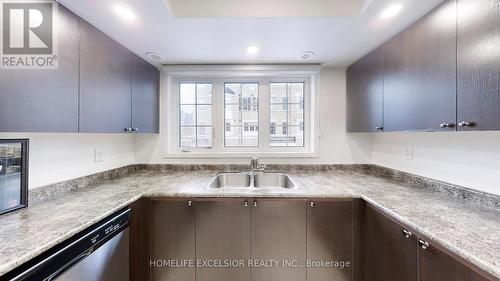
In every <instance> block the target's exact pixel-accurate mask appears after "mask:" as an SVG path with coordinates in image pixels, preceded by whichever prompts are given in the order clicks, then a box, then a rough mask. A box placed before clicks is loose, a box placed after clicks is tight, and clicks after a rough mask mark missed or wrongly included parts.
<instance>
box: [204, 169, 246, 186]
mask: <svg viewBox="0 0 500 281" xmlns="http://www.w3.org/2000/svg"><path fill="white" fill-rule="evenodd" d="M251 181H252V177H251V176H250V174H249V173H222V174H218V175H217V176H216V177H215V178H214V179H213V180H212V181H211V182H210V187H211V188H249V187H250V185H251Z"/></svg>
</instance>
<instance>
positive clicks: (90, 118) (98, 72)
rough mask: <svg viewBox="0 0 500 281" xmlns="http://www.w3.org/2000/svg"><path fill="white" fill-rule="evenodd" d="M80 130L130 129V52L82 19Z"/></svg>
mask: <svg viewBox="0 0 500 281" xmlns="http://www.w3.org/2000/svg"><path fill="white" fill-rule="evenodd" d="M80 31H81V41H80V42H81V43H80V132H83V133H120V132H124V131H127V129H128V128H131V120H132V103H131V101H132V95H131V59H132V57H131V55H130V52H129V51H128V50H127V49H126V48H125V47H123V46H122V45H120V44H118V43H117V42H116V41H114V40H112V39H111V38H109V37H108V36H106V35H105V34H104V33H102V32H101V31H99V30H97V29H96V28H94V27H93V26H91V25H90V24H88V23H87V22H85V21H83V20H81V21H80Z"/></svg>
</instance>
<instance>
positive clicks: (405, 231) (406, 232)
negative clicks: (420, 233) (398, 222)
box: [403, 229, 413, 239]
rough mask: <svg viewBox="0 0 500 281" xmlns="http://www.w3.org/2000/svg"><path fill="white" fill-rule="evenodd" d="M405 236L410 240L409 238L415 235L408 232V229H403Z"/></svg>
mask: <svg viewBox="0 0 500 281" xmlns="http://www.w3.org/2000/svg"><path fill="white" fill-rule="evenodd" d="M403 236H404V237H405V238H406V239H408V238H410V237H412V236H413V233H411V231H408V230H406V229H403Z"/></svg>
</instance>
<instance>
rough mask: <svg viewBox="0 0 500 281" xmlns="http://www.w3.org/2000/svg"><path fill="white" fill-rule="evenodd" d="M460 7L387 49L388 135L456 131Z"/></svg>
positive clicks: (426, 21) (442, 9)
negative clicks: (457, 49)
mask: <svg viewBox="0 0 500 281" xmlns="http://www.w3.org/2000/svg"><path fill="white" fill-rule="evenodd" d="M455 14H456V1H446V2H445V3H443V4H442V5H440V6H439V7H437V8H436V9H434V10H433V11H431V12H430V13H429V14H427V15H426V16H424V17H423V18H421V19H420V20H418V21H417V22H416V23H414V24H412V25H411V26H410V27H409V28H407V29H406V30H404V31H403V32H401V33H400V34H398V35H397V36H396V37H394V38H393V39H391V40H390V41H388V42H387V43H386V44H384V46H383V48H384V49H385V63H384V65H385V68H384V69H385V71H384V107H383V108H384V131H406V130H409V131H453V130H455V129H456V128H455V126H456V124H455V123H456V22H455Z"/></svg>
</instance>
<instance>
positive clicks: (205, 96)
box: [196, 84, 212, 104]
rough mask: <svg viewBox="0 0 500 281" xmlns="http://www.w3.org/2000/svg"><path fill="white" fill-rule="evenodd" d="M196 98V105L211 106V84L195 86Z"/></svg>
mask: <svg viewBox="0 0 500 281" xmlns="http://www.w3.org/2000/svg"><path fill="white" fill-rule="evenodd" d="M196 98H197V103H198V104H212V84H197V85H196Z"/></svg>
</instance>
